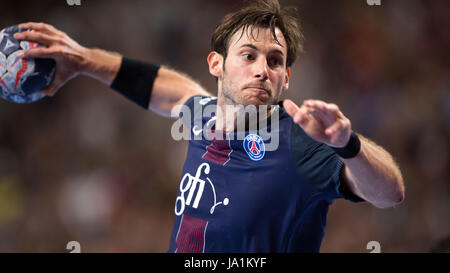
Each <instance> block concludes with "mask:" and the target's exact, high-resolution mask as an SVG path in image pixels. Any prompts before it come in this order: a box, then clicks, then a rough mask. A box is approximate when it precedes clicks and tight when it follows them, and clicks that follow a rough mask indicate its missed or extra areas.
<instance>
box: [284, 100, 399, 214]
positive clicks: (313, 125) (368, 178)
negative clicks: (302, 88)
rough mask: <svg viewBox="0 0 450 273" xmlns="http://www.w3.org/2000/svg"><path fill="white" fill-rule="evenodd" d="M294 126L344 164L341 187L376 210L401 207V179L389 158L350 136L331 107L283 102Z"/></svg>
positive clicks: (372, 145)
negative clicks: (323, 146) (326, 148)
mask: <svg viewBox="0 0 450 273" xmlns="http://www.w3.org/2000/svg"><path fill="white" fill-rule="evenodd" d="M284 107H285V109H286V111H287V112H288V113H289V115H291V116H292V118H293V120H294V122H295V123H296V124H298V125H299V126H300V127H302V128H303V130H304V131H305V132H306V133H307V134H308V135H309V136H310V137H311V138H313V139H315V140H316V141H319V142H322V143H324V144H327V145H329V146H331V147H333V148H334V149H335V151H336V152H337V154H338V155H339V156H340V157H341V158H342V161H343V162H344V164H345V171H344V173H343V178H344V179H343V184H344V186H345V187H347V188H348V189H349V190H350V191H352V192H353V193H354V194H356V195H357V196H359V197H361V198H363V199H365V200H366V201H368V202H370V203H371V204H372V205H374V206H376V207H378V208H387V207H392V206H395V205H397V204H399V203H401V202H402V201H403V199H404V196H405V187H404V184H403V177H402V174H401V172H400V169H399V168H398V166H397V164H395V162H394V160H393V159H392V156H391V155H390V154H389V153H388V152H387V151H386V150H384V149H383V148H382V147H380V146H378V145H376V144H375V143H374V142H372V141H370V140H368V139H367V138H365V137H363V136H361V135H359V136H357V135H356V134H354V133H353V134H352V130H351V123H350V120H349V119H347V118H346V117H345V116H344V115H343V114H342V112H341V111H340V110H339V108H338V107H337V106H336V105H334V104H328V103H325V102H323V101H319V100H307V101H305V102H304V103H303V105H302V106H301V107H298V106H297V105H296V104H295V103H294V102H292V101H290V100H285V102H284Z"/></svg>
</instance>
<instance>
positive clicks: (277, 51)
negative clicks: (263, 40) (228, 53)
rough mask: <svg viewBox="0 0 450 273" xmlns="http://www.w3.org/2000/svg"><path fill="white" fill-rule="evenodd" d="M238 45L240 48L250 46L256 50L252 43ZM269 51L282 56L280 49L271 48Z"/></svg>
mask: <svg viewBox="0 0 450 273" xmlns="http://www.w3.org/2000/svg"><path fill="white" fill-rule="evenodd" d="M240 47H241V48H242V47H250V48H252V49H254V50H258V48H257V47H256V46H255V45H253V44H243V45H241V46H240ZM270 52H276V53H280V54H281V55H282V56H284V53H283V51H281V50H279V49H273V50H271V51H270Z"/></svg>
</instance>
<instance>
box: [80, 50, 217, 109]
mask: <svg viewBox="0 0 450 273" xmlns="http://www.w3.org/2000/svg"><path fill="white" fill-rule="evenodd" d="M84 56H86V57H85V59H86V61H85V65H84V69H83V74H85V75H87V76H90V77H92V78H95V79H97V80H99V81H101V82H103V83H105V84H107V85H109V86H111V85H112V84H113V83H114V84H113V86H111V87H113V88H114V89H116V90H120V93H122V94H123V95H125V96H126V97H127V98H128V99H130V100H132V101H134V102H135V103H137V104H139V105H140V106H142V107H144V108H147V109H151V110H152V111H154V112H156V113H158V114H160V115H163V116H171V111H172V108H173V107H174V106H175V105H177V104H184V102H185V101H186V100H187V99H188V98H189V97H191V96H194V95H197V94H202V95H209V94H208V93H207V92H206V91H205V90H204V89H203V87H201V85H200V84H198V83H197V82H196V81H194V80H193V79H191V78H190V77H189V76H187V75H185V74H183V73H181V72H178V71H175V70H173V69H170V68H167V67H158V68H157V67H155V66H154V65H151V64H149V63H145V62H134V61H133V62H130V60H128V62H127V63H126V64H123V57H122V56H121V55H119V54H117V53H112V52H107V51H104V50H100V49H87V50H86V53H84ZM119 71H120V72H119ZM117 77H118V79H116V78H117ZM175 114H176V113H175Z"/></svg>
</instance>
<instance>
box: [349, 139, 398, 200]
mask: <svg viewBox="0 0 450 273" xmlns="http://www.w3.org/2000/svg"><path fill="white" fill-rule="evenodd" d="M359 138H360V140H361V151H360V152H359V153H358V155H357V156H356V157H354V158H351V159H343V162H344V163H345V166H346V169H345V174H346V178H347V183H348V186H349V187H350V188H351V190H352V191H353V192H354V193H356V194H357V195H359V196H361V197H362V198H364V199H366V200H367V201H369V202H370V203H372V204H373V205H375V206H377V207H379V208H386V207H391V206H394V205H397V204H399V203H400V202H401V201H402V200H403V199H404V191H405V189H404V185H403V178H402V175H401V172H400V169H399V168H398V167H397V165H396V164H395V162H394V160H393V158H392V157H391V155H390V154H389V153H388V152H387V151H385V150H384V149H383V148H381V147H380V146H378V145H376V144H375V143H373V142H372V141H370V140H368V139H366V138H364V137H362V136H361V135H359Z"/></svg>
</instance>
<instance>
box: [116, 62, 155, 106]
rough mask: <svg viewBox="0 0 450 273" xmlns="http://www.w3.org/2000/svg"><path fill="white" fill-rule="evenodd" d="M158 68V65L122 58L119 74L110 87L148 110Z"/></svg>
mask: <svg viewBox="0 0 450 273" xmlns="http://www.w3.org/2000/svg"><path fill="white" fill-rule="evenodd" d="M159 68H160V66H158V65H154V64H151V63H146V62H142V61H138V60H134V59H130V58H127V57H123V58H122V63H121V65H120V69H119V72H117V75H116V77H115V78H114V80H113V82H112V83H111V86H110V87H111V88H112V89H114V90H116V91H117V92H119V93H121V94H122V95H124V96H125V97H126V98H128V99H129V100H131V101H133V102H135V103H136V104H138V105H140V106H142V107H143V108H145V109H148V107H149V104H150V96H151V94H152V89H153V83H154V81H155V78H156V76H157V74H158V70H159Z"/></svg>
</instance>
